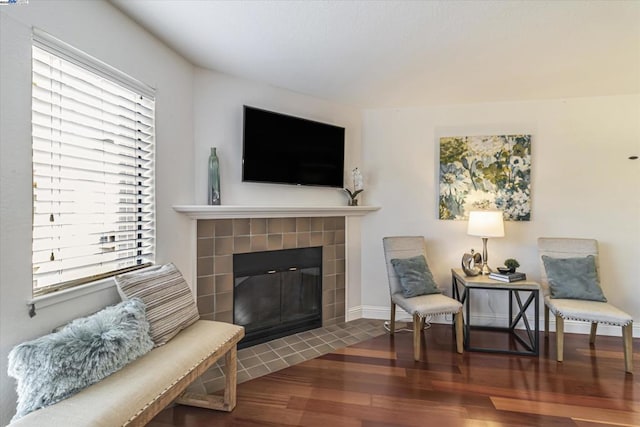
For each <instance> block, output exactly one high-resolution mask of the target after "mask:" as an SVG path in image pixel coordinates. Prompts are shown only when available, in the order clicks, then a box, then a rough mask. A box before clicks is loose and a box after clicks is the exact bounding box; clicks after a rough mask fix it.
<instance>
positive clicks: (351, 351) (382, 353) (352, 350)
mask: <svg viewBox="0 0 640 427" xmlns="http://www.w3.org/2000/svg"><path fill="white" fill-rule="evenodd" d="M333 354H345V355H348V356H363V357H375V358H380V359H387V360H395V359H396V352H395V351H392V350H374V349H368V348H359V347H345V348H340V349H338V350H335V351H333Z"/></svg>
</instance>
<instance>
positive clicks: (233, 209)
mask: <svg viewBox="0 0 640 427" xmlns="http://www.w3.org/2000/svg"><path fill="white" fill-rule="evenodd" d="M173 209H174V210H175V211H176V212H180V213H182V214H185V215H187V216H189V217H190V218H192V219H225V218H290V217H323V216H364V215H366V214H368V213H371V212H375V211H377V210H379V209H380V206H234V205H220V206H210V205H175V206H173Z"/></svg>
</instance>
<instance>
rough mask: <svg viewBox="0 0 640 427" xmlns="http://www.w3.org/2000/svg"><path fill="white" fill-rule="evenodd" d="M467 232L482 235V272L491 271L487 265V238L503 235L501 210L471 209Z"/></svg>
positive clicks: (487, 272)
mask: <svg viewBox="0 0 640 427" xmlns="http://www.w3.org/2000/svg"><path fill="white" fill-rule="evenodd" d="M467 234H468V235H470V236H478V237H482V274H489V273H491V269H490V268H489V266H488V265H487V259H488V258H489V255H488V254H487V239H488V238H489V237H504V220H503V214H502V211H471V212H469V224H468V227H467Z"/></svg>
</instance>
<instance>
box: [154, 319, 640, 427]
mask: <svg viewBox="0 0 640 427" xmlns="http://www.w3.org/2000/svg"><path fill="white" fill-rule="evenodd" d="M475 334H478V335H477V336H476V335H475ZM425 335H426V342H424V341H423V345H425V350H424V351H423V360H422V361H420V362H414V361H413V351H412V335H411V334H410V333H398V334H396V335H395V337H391V336H389V335H383V336H380V337H376V338H372V339H370V340H368V341H365V342H362V343H360V344H355V345H353V346H351V347H347V348H344V349H341V350H337V351H334V352H333V353H329V354H326V355H324V356H320V357H318V358H316V359H313V360H309V361H306V362H303V363H300V364H298V365H295V366H291V367H289V368H286V369H283V370H281V371H278V372H274V373H272V374H269V375H266V376H264V377H260V378H256V379H253V380H251V381H248V382H245V383H242V384H239V385H238V404H237V406H236V409H235V410H234V411H233V412H232V413H220V412H215V411H209V410H205V409H199V408H190V407H186V406H179V405H178V406H174V407H170V408H168V409H166V410H164V411H163V412H162V413H160V414H159V415H158V416H157V417H156V418H155V419H154V420H153V421H152V422H151V423H150V424H149V426H151V427H167V426H183V427H201V426H320V427H333V426H354V427H390V426H436V427H446V426H467V427H480V426H483V427H498V426H577V427H593V426H605V425H612V426H613V425H615V426H640V378H639V376H640V373H639V372H640V339H634V342H633V347H634V368H635V372H636V374H635V375H631V374H626V373H625V372H624V359H623V352H622V338H621V337H607V336H598V337H597V339H596V344H595V346H594V347H590V346H589V337H588V335H576V334H565V344H564V348H565V350H564V353H565V354H564V358H565V361H564V362H563V363H557V362H556V361H555V336H554V334H551V336H550V338H549V340H548V341H547V340H544V338H542V336H541V354H540V356H539V357H532V356H512V355H504V354H489V353H472V352H465V353H464V354H462V355H459V354H457V353H456V352H455V343H454V339H453V336H452V328H451V327H450V326H447V325H433V326H432V328H431V329H430V330H428V331H427V332H426V333H425ZM474 336H475V338H474V339H479V340H482V341H484V342H485V343H486V344H487V345H491V346H496V345H501V344H505V341H504V340H503V338H502V337H501V336H498V335H497V334H495V333H489V332H479V331H478V332H476V331H474ZM506 344H507V345H508V342H506Z"/></svg>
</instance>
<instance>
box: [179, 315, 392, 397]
mask: <svg viewBox="0 0 640 427" xmlns="http://www.w3.org/2000/svg"><path fill="white" fill-rule="evenodd" d="M383 323H384V321H383V320H372V319H357V320H352V321H350V322H347V323H338V324H335V325H329V326H325V327H322V328H318V329H312V330H310V331H305V332H301V333H298V334H294V335H289V336H287V337H283V338H278V339H276V340H273V341H269V342H266V343H263V344H258V345H255V346H253V347H247V348H244V349H242V350H238V383H242V382H245V381H249V380H251V379H254V378H257V377H260V376H263V375H266V374H269V373H271V372H275V371H279V370H280V369H284V368H287V367H289V366H292V365H295V364H297V363H300V362H304V361H305V360H310V359H314V358H316V357H318V356H321V355H323V354H327V353H330V352H332V351H334V350H336V349H339V348H343V347H347V346H349V345H352V344H356V343H359V342H362V341H365V340H367V339H369V338H373V337H376V336H379V335H382V334H384V333H385V330H384V327H383ZM222 366H224V359H222V360H220V361H219V362H218V363H216V364H215V365H214V366H212V367H211V368H210V369H209V370H208V371H207V372H205V373H204V374H203V375H202V376H201V377H200V379H199V380H197V381H196V382H195V383H194V384H193V385H192V386H191V387H190V389H192V390H193V391H198V392H207V393H214V392H216V391H218V390H222V389H223V388H224V376H223V374H222V369H221V367H222Z"/></svg>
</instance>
